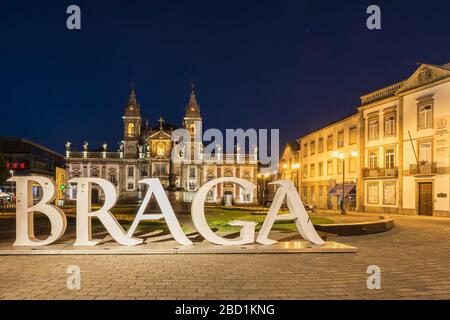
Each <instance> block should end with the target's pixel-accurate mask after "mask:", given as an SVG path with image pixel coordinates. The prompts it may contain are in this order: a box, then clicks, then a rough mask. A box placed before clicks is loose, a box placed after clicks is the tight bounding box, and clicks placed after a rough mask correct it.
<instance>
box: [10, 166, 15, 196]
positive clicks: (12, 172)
mask: <svg viewBox="0 0 450 320" xmlns="http://www.w3.org/2000/svg"><path fill="white" fill-rule="evenodd" d="M9 174H10V175H11V178H12V177H14V171H13V170H9ZM10 191H11V193H13V182H12V181H11V189H10Z"/></svg>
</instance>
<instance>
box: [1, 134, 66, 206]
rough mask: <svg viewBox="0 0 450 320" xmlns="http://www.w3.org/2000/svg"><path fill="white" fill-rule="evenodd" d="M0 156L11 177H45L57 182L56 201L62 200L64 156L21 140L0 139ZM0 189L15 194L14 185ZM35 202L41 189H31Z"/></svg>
mask: <svg viewBox="0 0 450 320" xmlns="http://www.w3.org/2000/svg"><path fill="white" fill-rule="evenodd" d="M0 154H1V155H2V156H3V157H4V158H5V162H6V168H7V169H8V170H9V171H10V172H11V176H33V175H39V176H45V177H47V178H50V179H53V180H54V181H56V182H57V188H58V189H59V191H58V194H57V199H58V200H61V199H63V192H62V189H64V186H65V184H66V175H65V160H64V156H63V155H61V154H59V153H57V152H55V151H53V150H50V149H49V148H47V147H44V146H42V145H39V144H37V143H35V142H32V141H29V140H27V139H23V138H16V137H0ZM0 189H4V190H7V191H12V192H15V191H14V190H15V189H14V184H9V183H7V184H6V185H5V186H0ZM33 197H34V199H35V200H37V199H40V198H41V197H42V189H41V188H39V187H38V186H34V187H33Z"/></svg>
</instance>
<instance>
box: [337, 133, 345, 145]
mask: <svg viewBox="0 0 450 320" xmlns="http://www.w3.org/2000/svg"><path fill="white" fill-rule="evenodd" d="M337 144H338V145H337V146H338V148H342V147H344V130H342V131H339V132H338V135H337Z"/></svg>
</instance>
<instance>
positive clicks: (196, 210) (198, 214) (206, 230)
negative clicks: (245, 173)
mask: <svg viewBox="0 0 450 320" xmlns="http://www.w3.org/2000/svg"><path fill="white" fill-rule="evenodd" d="M222 182H232V183H236V184H238V185H240V186H241V187H242V188H243V189H244V192H246V193H250V192H252V191H253V190H254V189H255V188H256V186H255V185H254V184H253V183H251V182H248V181H247V180H244V179H239V178H232V177H225V178H218V179H215V180H212V181H209V182H207V183H205V184H204V185H203V186H202V187H201V188H200V189H199V190H198V191H197V193H196V194H195V196H194V199H193V200H192V207H191V215H192V221H193V222H194V226H195V228H196V229H197V231H198V233H200V234H201V235H202V236H203V237H204V238H205V239H206V240H208V241H209V242H212V243H215V244H221V245H224V246H240V245H243V244H248V243H253V242H254V241H255V226H256V223H254V222H246V221H233V222H231V223H230V225H232V226H242V229H241V238H240V239H239V240H228V239H225V238H222V237H219V236H218V235H216V234H215V233H214V232H213V231H212V230H211V228H210V227H209V226H208V223H207V221H206V218H205V199H206V195H207V194H208V191H209V190H210V189H211V188H212V187H214V186H215V185H217V184H219V183H222Z"/></svg>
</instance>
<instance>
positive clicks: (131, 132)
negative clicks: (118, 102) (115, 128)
mask: <svg viewBox="0 0 450 320" xmlns="http://www.w3.org/2000/svg"><path fill="white" fill-rule="evenodd" d="M127 132H128V136H129V137H134V123H133V122H130V123H129V124H128V131H127Z"/></svg>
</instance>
